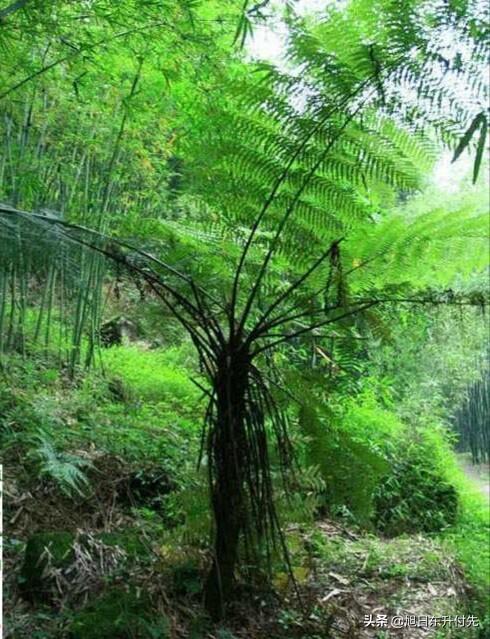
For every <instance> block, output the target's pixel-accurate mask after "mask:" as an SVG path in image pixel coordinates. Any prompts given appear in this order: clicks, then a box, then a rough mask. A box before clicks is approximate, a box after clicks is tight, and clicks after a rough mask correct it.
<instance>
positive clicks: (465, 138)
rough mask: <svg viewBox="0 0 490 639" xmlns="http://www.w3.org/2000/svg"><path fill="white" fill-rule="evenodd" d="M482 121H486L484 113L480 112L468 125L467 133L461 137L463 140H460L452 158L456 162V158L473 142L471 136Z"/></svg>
mask: <svg viewBox="0 0 490 639" xmlns="http://www.w3.org/2000/svg"><path fill="white" fill-rule="evenodd" d="M481 122H484V123H485V122H486V119H485V114H484V113H479V114H478V115H477V116H476V118H475V119H474V120H473V122H472V123H471V124H470V126H469V127H468V129H467V131H466V133H465V134H464V135H463V137H462V138H461V140H460V142H459V144H458V146H457V148H456V151H455V152H454V156H453V159H452V161H453V162H456V160H457V159H458V158H459V156H460V155H461V153H463V151H464V150H465V149H466V147H467V146H468V144H469V143H470V142H471V138H472V137H473V135H474V133H475V131H476V130H477V129H478V127H479V126H480V123H481Z"/></svg>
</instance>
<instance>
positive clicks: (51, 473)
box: [28, 431, 92, 496]
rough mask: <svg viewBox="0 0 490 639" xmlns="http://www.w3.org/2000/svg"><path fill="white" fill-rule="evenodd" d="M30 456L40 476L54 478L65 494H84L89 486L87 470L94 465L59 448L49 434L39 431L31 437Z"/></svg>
mask: <svg viewBox="0 0 490 639" xmlns="http://www.w3.org/2000/svg"><path fill="white" fill-rule="evenodd" d="M30 441H31V445H32V448H30V450H29V453H28V455H29V457H30V459H31V460H33V461H34V463H35V464H36V466H37V468H38V472H39V476H40V477H45V478H48V479H50V480H52V481H53V482H54V483H55V484H56V485H57V486H58V488H59V489H60V490H61V492H63V493H64V494H65V495H68V496H73V495H78V496H83V495H84V494H86V492H87V490H88V488H89V480H88V478H87V475H86V472H85V471H87V470H88V469H90V468H91V467H92V463H91V462H90V461H89V460H88V459H84V458H83V457H80V456H79V455H75V454H72V453H66V452H61V451H59V450H57V449H56V448H55V447H54V445H53V442H52V441H51V440H50V439H49V437H48V435H47V434H46V433H44V432H43V431H38V432H37V433H35V434H34V435H32V436H31V438H30Z"/></svg>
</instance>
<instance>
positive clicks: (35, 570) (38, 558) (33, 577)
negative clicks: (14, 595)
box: [20, 532, 75, 601]
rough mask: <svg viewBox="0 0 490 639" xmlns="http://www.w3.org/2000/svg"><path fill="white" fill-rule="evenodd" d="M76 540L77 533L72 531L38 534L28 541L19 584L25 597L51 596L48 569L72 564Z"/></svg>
mask: <svg viewBox="0 0 490 639" xmlns="http://www.w3.org/2000/svg"><path fill="white" fill-rule="evenodd" d="M74 541H75V535H74V534H73V533H69V532H43V533H36V534H35V535H33V536H32V537H31V538H30V539H29V540H28V542H27V544H26V549H25V555H24V563H23V565H22V568H21V573H20V587H21V590H22V593H23V595H24V596H25V598H26V599H30V600H39V601H45V600H47V599H50V595H51V593H52V590H53V583H52V579H51V578H50V577H49V575H48V574H47V571H48V569H49V568H50V567H52V568H55V569H59V568H64V567H67V566H69V565H70V563H72V561H73V559H74V552H73V543H74Z"/></svg>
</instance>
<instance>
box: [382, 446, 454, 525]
mask: <svg viewBox="0 0 490 639" xmlns="http://www.w3.org/2000/svg"><path fill="white" fill-rule="evenodd" d="M430 453H431V451H430V449H429V448H428V447H427V448H425V449H424V448H422V447H417V446H414V445H412V446H410V445H409V446H408V450H407V451H403V448H402V447H401V446H400V448H399V449H398V450H397V451H396V454H395V455H396V456H395V458H394V459H392V460H391V467H390V471H389V473H387V474H386V475H384V476H383V477H382V478H381V481H380V483H379V486H378V487H377V489H376V491H375V493H374V509H375V512H374V515H373V519H374V521H375V525H376V528H377V529H378V530H379V531H380V532H382V533H383V534H385V535H389V536H396V535H400V534H403V533H416V532H438V531H440V530H443V529H444V528H448V527H449V526H451V525H453V524H454V523H455V521H456V518H457V511H458V497H457V493H456V489H455V488H454V486H452V485H451V484H450V483H448V482H447V480H446V479H445V477H444V476H443V475H441V474H438V473H437V472H436V471H435V470H434V468H433V465H432V464H431V462H430V459H429V458H428V455H429V454H430Z"/></svg>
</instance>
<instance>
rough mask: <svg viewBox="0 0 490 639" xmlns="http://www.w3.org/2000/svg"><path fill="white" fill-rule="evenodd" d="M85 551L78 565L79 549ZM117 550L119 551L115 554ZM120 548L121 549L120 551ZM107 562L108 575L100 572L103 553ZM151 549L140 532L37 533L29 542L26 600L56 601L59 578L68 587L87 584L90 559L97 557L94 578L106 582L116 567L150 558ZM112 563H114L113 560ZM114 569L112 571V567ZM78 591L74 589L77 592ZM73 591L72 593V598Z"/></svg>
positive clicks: (24, 572) (25, 568)
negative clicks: (80, 582) (78, 582)
mask: <svg viewBox="0 0 490 639" xmlns="http://www.w3.org/2000/svg"><path fill="white" fill-rule="evenodd" d="M76 544H78V548H79V547H80V546H82V548H83V554H84V555H85V559H84V562H83V565H82V564H80V565H78V566H77V557H76V553H75V549H76V548H77V545H76ZM112 549H114V550H115V551H117V552H114V550H112ZM118 549H119V550H118ZM101 552H102V553H103V554H104V556H105V558H106V562H105V568H104V572H102V573H101V574H99V573H98V565H99V561H100V553H101ZM150 553H151V549H150V548H148V546H147V545H146V544H145V543H143V542H142V540H141V538H140V536H139V535H138V533H137V532H135V531H132V530H128V531H121V532H112V533H98V534H95V535H91V534H88V533H81V534H78V535H75V534H74V533H69V532H43V533H36V534H35V535H33V536H32V537H31V538H30V539H29V540H28V542H27V545H26V549H25V554H24V562H23V565H22V568H21V575H20V588H21V591H22V594H23V596H24V598H25V599H28V600H30V601H38V602H49V601H53V600H54V599H55V598H56V595H57V594H59V593H57V588H56V576H58V577H59V576H62V577H63V579H62V581H63V583H64V584H65V588H66V589H67V590H68V591H69V590H70V588H69V584H70V583H74V582H76V581H77V579H78V581H80V580H81V581H83V580H84V579H85V578H86V577H87V575H84V573H83V570H87V569H89V570H90V566H88V564H87V560H88V562H89V564H90V557H91V556H93V557H94V561H93V570H92V571H91V573H90V578H91V579H95V580H100V581H103V579H104V578H105V577H106V576H107V571H108V570H109V572H110V570H111V569H114V568H115V567H116V565H119V564H121V563H126V562H130V563H131V562H133V563H134V562H136V561H138V560H140V559H145V558H147V557H148V556H149V555H150ZM109 560H110V561H109ZM109 564H110V566H111V568H108V566H109ZM73 590H74V589H73ZM69 595H70V592H68V596H69Z"/></svg>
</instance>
